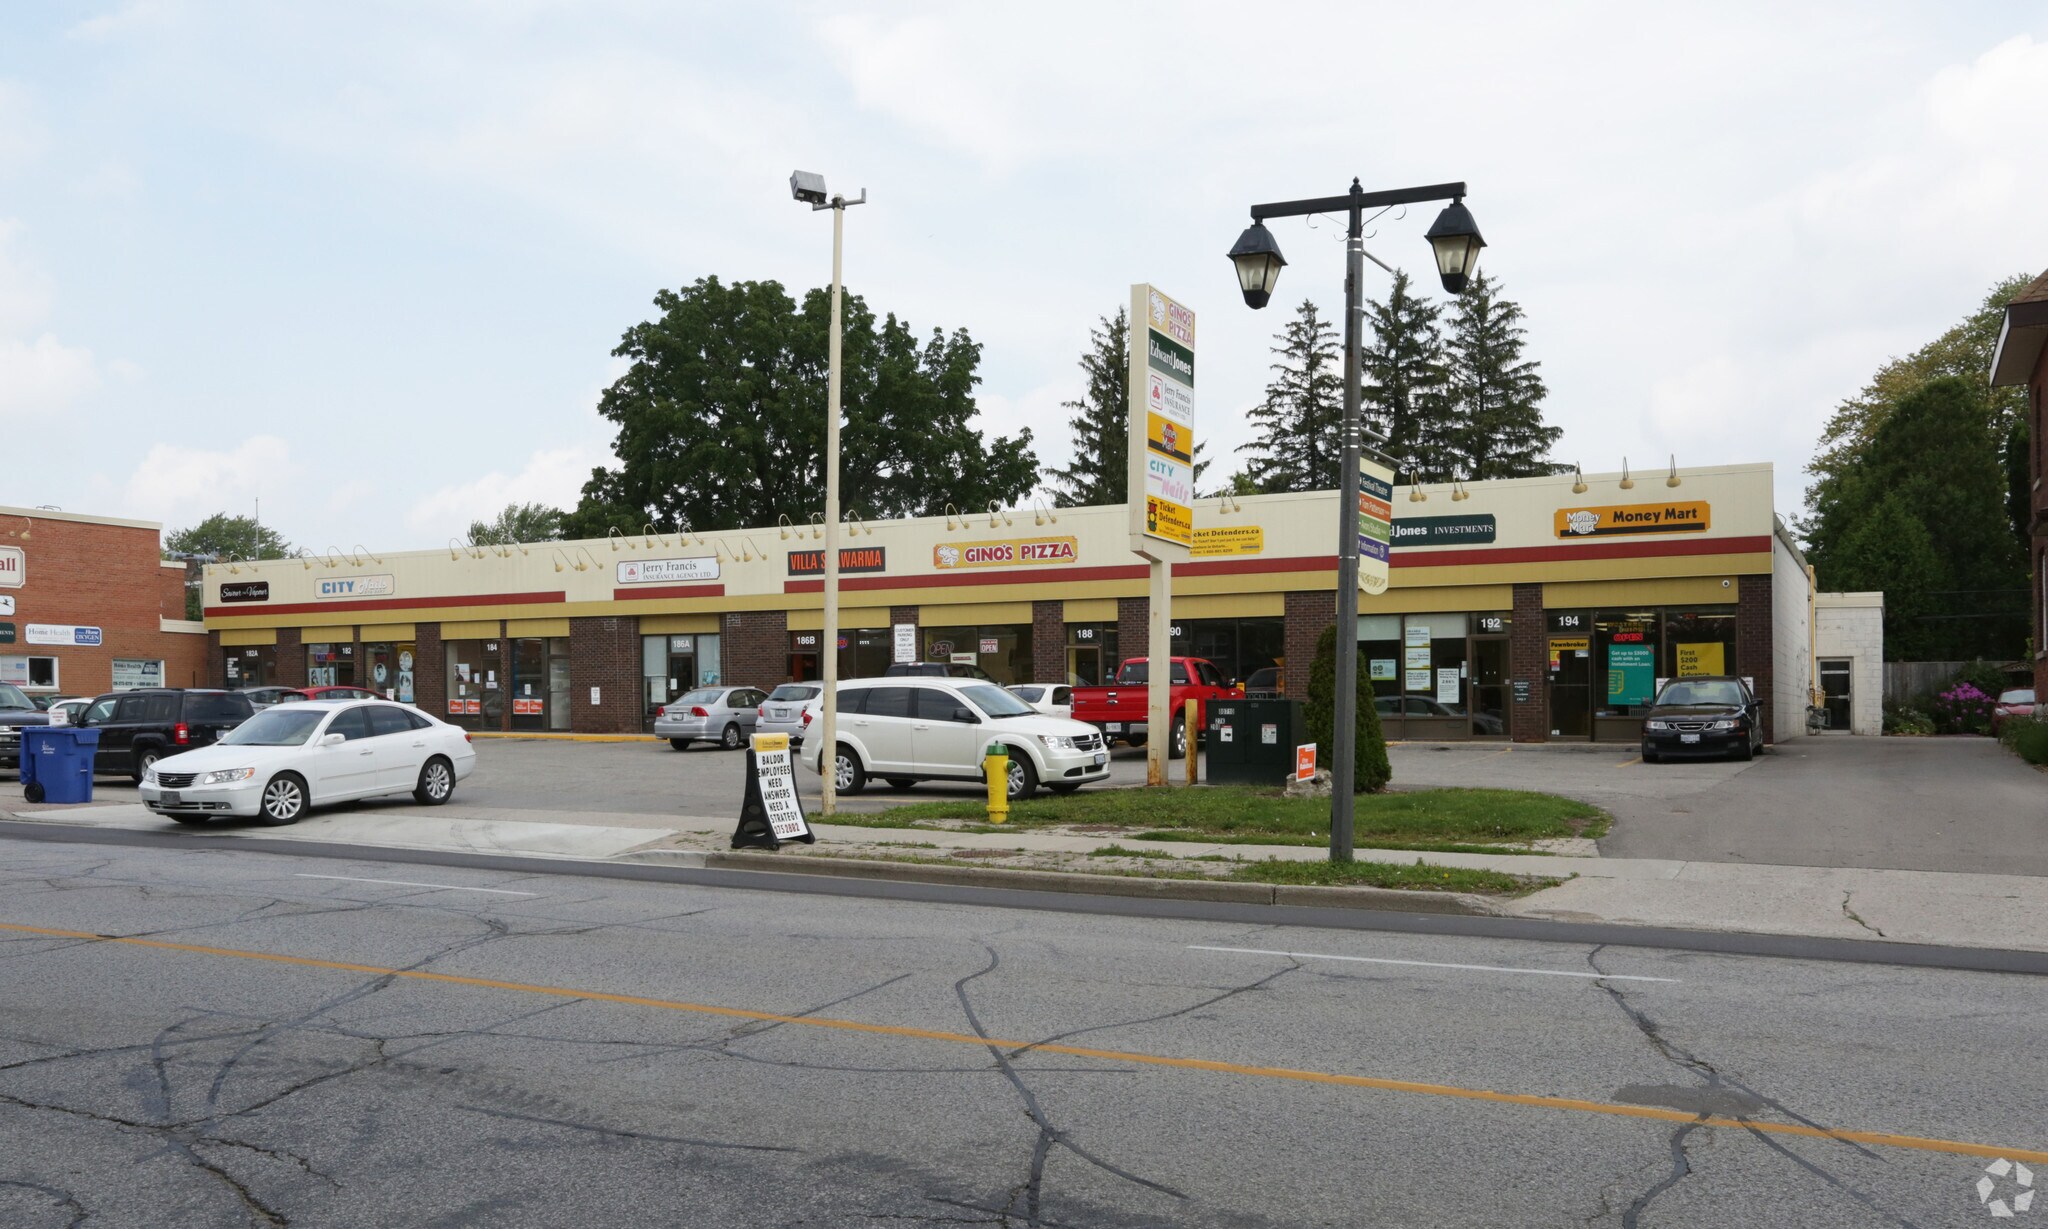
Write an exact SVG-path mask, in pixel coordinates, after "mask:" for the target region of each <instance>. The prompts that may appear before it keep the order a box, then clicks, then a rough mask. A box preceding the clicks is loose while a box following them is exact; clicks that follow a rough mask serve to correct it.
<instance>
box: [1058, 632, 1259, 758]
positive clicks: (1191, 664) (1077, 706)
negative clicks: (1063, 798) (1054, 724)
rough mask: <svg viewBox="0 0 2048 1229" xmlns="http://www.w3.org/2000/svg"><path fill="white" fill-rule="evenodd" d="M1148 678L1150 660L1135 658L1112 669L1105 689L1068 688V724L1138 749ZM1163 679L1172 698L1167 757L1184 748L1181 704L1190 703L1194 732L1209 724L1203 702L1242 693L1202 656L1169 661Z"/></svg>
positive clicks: (1177, 754) (1143, 734)
mask: <svg viewBox="0 0 2048 1229" xmlns="http://www.w3.org/2000/svg"><path fill="white" fill-rule="evenodd" d="M1151 677H1152V663H1151V661H1150V660H1148V659H1146V658H1143V657H1135V658H1132V659H1131V660H1129V661H1126V662H1125V663H1124V664H1123V665H1122V666H1120V667H1118V669H1117V672H1116V682H1114V683H1112V684H1110V685H1109V686H1107V687H1076V688H1074V720H1076V721H1086V722H1088V723H1090V724H1091V725H1094V726H1096V727H1098V728H1100V729H1101V730H1102V732H1103V735H1104V736H1105V738H1106V739H1107V740H1108V741H1109V742H1116V741H1118V740H1122V741H1123V742H1127V743H1129V744H1131V745H1132V746H1133V747H1142V746H1144V745H1145V738H1146V716H1147V713H1146V707H1145V706H1146V702H1147V699H1148V695H1147V693H1148V692H1149V691H1150V690H1151V689H1150V687H1149V685H1148V683H1149V680H1150V679H1151ZM1168 678H1169V681H1170V683H1171V688H1170V690H1171V692H1172V695H1173V702H1172V704H1171V705H1170V706H1169V707H1170V708H1171V710H1172V712H1173V739H1172V741H1171V742H1169V743H1168V744H1167V754H1168V755H1169V756H1171V757H1172V758H1173V759H1179V758H1180V757H1181V756H1183V755H1186V754H1187V750H1188V729H1187V715H1186V713H1187V709H1186V705H1187V702H1188V701H1189V700H1193V701H1194V702H1195V729H1196V730H1197V731H1200V730H1201V729H1202V728H1204V727H1205V726H1206V725H1207V724H1208V721H1209V701H1211V700H1231V699H1237V698H1239V697H1241V696H1243V695H1244V692H1243V690H1242V689H1241V688H1237V687H1230V686H1227V685H1225V683H1224V682H1223V675H1222V673H1221V672H1220V671H1218V670H1217V669H1216V666H1215V665H1214V663H1212V662H1210V661H1209V660H1208V659H1207V658H1202V657H1176V658H1174V659H1173V673H1172V674H1171V675H1170V676H1168Z"/></svg>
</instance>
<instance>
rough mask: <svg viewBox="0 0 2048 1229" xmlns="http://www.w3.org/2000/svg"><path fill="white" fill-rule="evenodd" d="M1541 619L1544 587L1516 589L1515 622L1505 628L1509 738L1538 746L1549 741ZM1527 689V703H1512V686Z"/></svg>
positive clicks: (1547, 650) (1546, 660) (1545, 633)
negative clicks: (1521, 684)
mask: <svg viewBox="0 0 2048 1229" xmlns="http://www.w3.org/2000/svg"><path fill="white" fill-rule="evenodd" d="M1548 639H1549V634H1548V630H1547V627H1546V625H1545V622H1544V615H1543V586H1542V585H1516V586H1515V611H1514V621H1513V623H1512V624H1511V625H1510V626H1509V628H1508V734H1509V736H1510V737H1512V738H1513V739H1514V740H1515V741H1516V742H1518V743H1540V742H1545V741H1547V740H1548V739H1549V737H1550V729H1549V717H1548V708H1547V705H1548V700H1547V697H1546V696H1545V693H1544V688H1545V687H1546V685H1547V684H1548V682H1549V680H1548V679H1546V678H1545V677H1544V675H1545V674H1546V672H1547V671H1548V670H1549V668H1550V656H1549V653H1550V646H1549V645H1548V644H1547V643H1546V641H1547V640H1548ZM1518 682H1525V683H1527V684H1528V685H1529V702H1528V703H1527V704H1517V703H1515V694H1514V692H1515V689H1514V684H1515V683H1518Z"/></svg>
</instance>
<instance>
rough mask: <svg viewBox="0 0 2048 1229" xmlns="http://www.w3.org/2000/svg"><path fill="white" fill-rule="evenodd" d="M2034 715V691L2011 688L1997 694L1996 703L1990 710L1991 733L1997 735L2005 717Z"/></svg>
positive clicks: (2023, 688) (2031, 689)
mask: <svg viewBox="0 0 2048 1229" xmlns="http://www.w3.org/2000/svg"><path fill="white" fill-rule="evenodd" d="M2033 715H2034V689H2033V688H2031V687H2012V688H2008V689H2006V690H2005V691H2001V692H1999V693H1998V703H1997V705H1996V706H1995V707H1993V708H1992V710H1991V733H1992V736H1993V737H1996V736H1997V734H1998V730H1999V727H2000V726H2002V725H2004V724H2005V719H2006V718H2007V717H2031V716H2033Z"/></svg>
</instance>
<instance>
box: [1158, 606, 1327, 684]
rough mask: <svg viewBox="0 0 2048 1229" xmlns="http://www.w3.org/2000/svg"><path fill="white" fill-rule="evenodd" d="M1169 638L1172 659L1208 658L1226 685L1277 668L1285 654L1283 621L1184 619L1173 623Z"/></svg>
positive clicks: (1285, 640)
mask: <svg viewBox="0 0 2048 1229" xmlns="http://www.w3.org/2000/svg"><path fill="white" fill-rule="evenodd" d="M1172 635H1173V653H1174V656H1176V657H1204V658H1207V659H1208V660H1210V661H1211V662H1214V663H1215V665H1216V669H1217V670H1218V671H1219V672H1221V673H1222V675H1223V679H1224V681H1225V682H1226V683H1241V682H1243V681H1244V680H1245V679H1247V678H1250V677H1251V675H1252V672H1253V671H1255V670H1263V669H1265V668H1266V667H1268V666H1278V665H1280V664H1281V658H1282V657H1283V656H1284V655H1285V654H1286V652H1287V636H1286V621H1285V620H1283V619H1274V618H1260V619H1186V620H1181V621H1178V622H1176V623H1175V624H1174V626H1173V629H1172ZM1304 677H1306V676H1304Z"/></svg>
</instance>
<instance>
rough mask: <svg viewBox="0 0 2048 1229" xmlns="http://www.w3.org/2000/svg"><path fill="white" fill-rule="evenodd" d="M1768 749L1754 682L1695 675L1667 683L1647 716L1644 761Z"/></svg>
mask: <svg viewBox="0 0 2048 1229" xmlns="http://www.w3.org/2000/svg"><path fill="white" fill-rule="evenodd" d="M1763 749H1764V721H1763V711H1762V709H1761V707H1760V706H1759V705H1758V704H1757V699H1756V696H1754V695H1752V694H1751V693H1750V690H1749V685H1748V684H1747V683H1744V682H1743V681H1742V680H1741V679H1739V678H1731V677H1729V676H1727V675H1706V676H1700V675H1694V676H1691V677H1688V678H1676V679H1672V680H1670V681H1669V682H1667V683H1665V684H1664V690H1662V691H1660V692H1658V693H1657V698H1656V699H1655V700H1653V701H1651V702H1650V707H1649V710H1648V711H1647V712H1645V713H1644V714H1643V762H1644V763H1645V764H1654V763H1656V762H1657V761H1658V760H1660V759H1663V758H1665V757H1666V756H1678V755H1732V756H1734V757H1735V758H1736V759H1738V760H1746V759H1749V758H1750V757H1752V756H1754V755H1755V754H1756V753H1757V752H1759V751H1762V750H1763Z"/></svg>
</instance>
